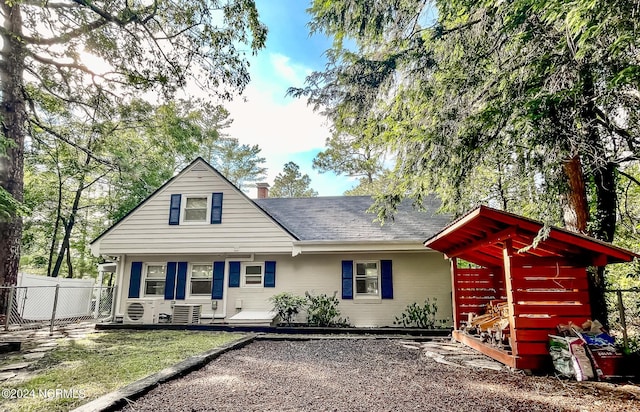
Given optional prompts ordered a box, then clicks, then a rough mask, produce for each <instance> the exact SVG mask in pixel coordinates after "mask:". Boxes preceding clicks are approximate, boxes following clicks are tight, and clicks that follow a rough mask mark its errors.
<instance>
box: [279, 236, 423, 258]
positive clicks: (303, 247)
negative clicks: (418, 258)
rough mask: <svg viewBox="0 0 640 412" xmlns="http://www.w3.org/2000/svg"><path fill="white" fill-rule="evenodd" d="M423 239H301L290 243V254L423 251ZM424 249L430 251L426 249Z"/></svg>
mask: <svg viewBox="0 0 640 412" xmlns="http://www.w3.org/2000/svg"><path fill="white" fill-rule="evenodd" d="M423 241H424V239H398V240H373V241H362V240H353V241H339V242H337V241H330V240H329V241H327V240H301V241H297V242H293V243H292V252H291V256H298V255H302V254H313V253H327V252H363V253H364V252H383V251H384V252H412V251H421V252H424V251H425V247H424V245H423ZM426 251H430V249H427V250H426Z"/></svg>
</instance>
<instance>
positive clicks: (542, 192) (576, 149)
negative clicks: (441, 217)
mask: <svg viewBox="0 0 640 412" xmlns="http://www.w3.org/2000/svg"><path fill="white" fill-rule="evenodd" d="M432 4H435V5H436V7H437V16H434V15H433V13H432V11H433V10H432V9H430V7H431V6H432ZM635 8H636V5H635V3H634V2H631V1H614V2H605V1H594V2H569V3H567V2H561V1H557V0H546V1H534V0H516V1H512V2H500V1H479V2H466V1H457V0H454V1H435V2H433V3H432V2H422V1H400V2H396V1H373V0H365V1H355V0H335V1H329V2H325V1H314V2H313V5H312V8H311V12H312V13H313V16H314V17H313V21H312V23H311V28H312V30H319V31H324V32H325V33H328V34H330V35H334V36H335V39H336V42H335V45H334V48H333V50H332V51H331V52H330V53H329V55H335V56H337V57H336V58H334V59H333V64H334V66H333V67H329V68H328V69H327V70H326V71H325V75H328V79H325V81H324V83H322V84H319V83H318V82H317V79H318V78H321V77H318V75H315V77H314V76H312V77H310V78H309V83H308V86H307V88H305V90H304V93H305V94H307V95H308V96H310V98H311V101H312V102H313V103H314V104H318V102H320V103H321V104H324V105H326V106H328V107H330V109H328V110H325V112H327V113H329V114H330V115H331V116H333V119H335V120H336V121H335V124H337V125H340V124H342V123H343V121H342V119H341V117H340V113H342V112H344V110H343V109H342V107H346V110H347V111H350V112H352V113H353V111H352V110H350V109H349V108H350V107H352V103H351V102H350V101H348V100H347V101H345V100H344V97H345V96H349V93H352V91H353V90H357V86H358V85H359V84H361V85H362V88H363V90H369V91H368V93H367V96H369V97H367V99H371V96H373V101H375V104H369V106H370V107H371V110H369V111H365V112H355V113H356V114H357V115H358V116H359V119H358V120H357V121H356V122H354V124H356V125H357V127H358V128H360V127H362V126H361V125H364V124H367V123H369V122H370V120H371V119H381V123H383V124H384V125H386V128H385V129H384V130H381V131H380V133H377V134H376V135H375V136H371V137H370V138H371V139H373V140H374V141H384V142H386V144H387V146H388V147H389V148H390V149H391V150H392V151H393V152H394V155H395V157H396V166H395V168H394V170H393V172H392V174H391V176H390V177H391V178H392V180H394V181H395V182H396V184H395V185H390V186H388V187H387V188H388V189H390V190H388V191H387V192H385V193H380V194H379V196H378V199H379V203H378V204H379V206H380V210H381V212H380V214H381V216H382V217H386V216H388V215H389V213H392V212H393V210H394V207H395V205H397V203H398V202H399V201H400V200H401V199H402V198H403V197H405V196H412V197H414V198H416V199H420V198H421V197H422V196H424V195H425V194H427V193H428V192H430V191H437V192H438V193H439V194H440V195H441V197H442V198H443V199H444V202H445V207H446V208H447V209H449V210H450V211H454V212H456V213H460V212H462V210H461V205H462V207H467V206H468V205H470V204H473V203H476V202H481V201H487V200H489V201H491V200H490V199H493V202H494V204H495V205H496V206H500V207H504V208H507V209H510V210H518V211H522V210H523V208H522V203H524V202H526V203H528V204H529V206H528V207H527V208H524V210H525V211H529V212H530V213H531V215H533V216H535V217H538V218H542V219H543V220H545V221H547V222H550V223H558V222H563V223H564V224H565V225H567V227H570V228H572V229H574V230H578V231H583V232H588V233H590V234H592V235H593V236H595V237H597V238H599V239H602V240H605V241H609V242H610V241H612V240H613V238H614V233H615V224H616V211H617V207H618V202H617V193H616V182H617V180H618V178H617V176H618V174H619V171H620V170H621V169H623V168H624V167H626V166H627V165H629V164H631V163H633V162H637V160H638V156H639V155H640V153H639V150H638V143H639V134H638V131H639V130H640V122H639V121H638V116H637V113H638V109H640V107H639V106H640V100H638V99H637V95H638V92H639V88H638V81H639V79H640V76H638V73H640V70H638V67H640V64H639V63H640V62H639V61H638V54H637V53H636V52H635V51H636V50H637V49H638V46H640V44H639V40H638V37H637V36H636V35H635V33H636V27H637V21H636V19H635V17H634V16H635ZM349 37H350V38H352V39H354V40H355V44H356V46H357V48H358V50H357V52H355V53H353V52H349V51H345V49H344V48H343V47H342V41H343V39H345V38H349ZM354 54H355V55H356V56H357V58H354ZM372 68H377V69H376V70H373V69H372ZM350 73H362V74H363V76H362V78H359V77H357V76H350V75H349V74H350ZM381 76H382V79H381ZM371 84H376V85H377V86H376V87H375V88H373V89H370V88H369V85H371ZM367 101H370V100H367ZM351 132H353V131H352V130H351ZM495 153H499V154H500V157H499V158H496V157H495V156H494V154H495ZM496 160H497V161H496ZM483 170H484V171H485V173H486V172H488V173H489V174H490V175H491V176H492V177H495V178H492V180H494V181H495V184H492V185H490V186H486V185H485V186H473V187H474V188H477V187H479V188H481V189H482V190H470V187H471V185H473V184H474V183H475V182H477V181H478V179H477V178H476V176H478V174H479V173H480V172H482V171H483ZM522 171H526V172H525V173H524V174H522V175H520V173H521V172H522ZM481 184H482V183H481ZM486 189H491V190H490V193H489V194H490V197H489V198H487V197H486V196H487V190H486ZM481 196H482V197H481ZM483 197H484V198H483ZM529 201H531V203H529ZM532 204H538V205H539V206H538V207H537V208H533V207H531V205H532ZM591 288H592V299H591V301H592V305H593V307H594V315H595V316H598V317H599V318H601V319H606V317H605V313H606V308H605V307H604V301H603V295H604V293H603V291H604V277H603V271H602V270H599V271H598V272H594V273H593V274H592V278H591Z"/></svg>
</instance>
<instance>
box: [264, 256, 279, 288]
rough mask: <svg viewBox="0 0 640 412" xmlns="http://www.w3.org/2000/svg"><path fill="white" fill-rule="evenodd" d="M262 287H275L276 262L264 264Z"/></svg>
mask: <svg viewBox="0 0 640 412" xmlns="http://www.w3.org/2000/svg"><path fill="white" fill-rule="evenodd" d="M264 287H265V288H275V287H276V262H273V261H267V262H264Z"/></svg>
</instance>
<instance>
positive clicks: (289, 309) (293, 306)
mask: <svg viewBox="0 0 640 412" xmlns="http://www.w3.org/2000/svg"><path fill="white" fill-rule="evenodd" d="M269 301H270V302H271V303H272V304H273V310H275V311H276V312H278V316H280V319H281V320H282V321H283V322H284V323H286V324H287V326H289V325H291V322H293V320H294V319H295V317H296V315H297V314H298V313H300V310H302V309H304V307H305V306H306V305H307V299H306V298H303V297H302V296H296V295H294V294H293V293H289V292H282V293H279V294H277V295H273V296H271V297H270V298H269Z"/></svg>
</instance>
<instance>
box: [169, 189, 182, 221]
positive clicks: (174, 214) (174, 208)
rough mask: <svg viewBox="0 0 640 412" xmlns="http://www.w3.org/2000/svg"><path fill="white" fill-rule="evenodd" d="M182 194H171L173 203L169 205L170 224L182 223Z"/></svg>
mask: <svg viewBox="0 0 640 412" xmlns="http://www.w3.org/2000/svg"><path fill="white" fill-rule="evenodd" d="M181 200H182V195H179V194H178V195H171V204H170V205H169V224H170V225H179V224H180V202H181Z"/></svg>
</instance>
